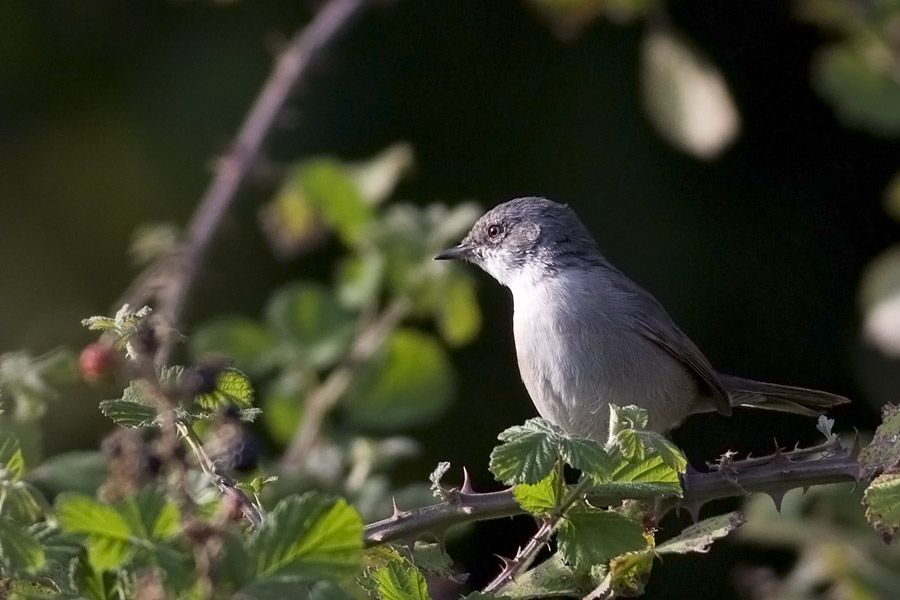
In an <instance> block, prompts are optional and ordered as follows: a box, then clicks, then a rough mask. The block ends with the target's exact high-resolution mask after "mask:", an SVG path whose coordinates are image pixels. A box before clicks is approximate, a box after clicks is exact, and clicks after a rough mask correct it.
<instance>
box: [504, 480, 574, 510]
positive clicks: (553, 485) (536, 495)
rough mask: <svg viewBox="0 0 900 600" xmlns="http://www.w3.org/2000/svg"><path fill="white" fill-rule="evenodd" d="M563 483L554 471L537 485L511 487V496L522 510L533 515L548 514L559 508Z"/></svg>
mask: <svg viewBox="0 0 900 600" xmlns="http://www.w3.org/2000/svg"><path fill="white" fill-rule="evenodd" d="M564 490H565V487H564V482H562V481H560V478H559V473H558V471H557V470H556V469H553V470H552V471H550V474H549V475H547V476H546V477H544V478H543V479H541V480H540V481H539V482H537V483H520V484H517V485H515V486H514V487H513V496H514V497H515V499H516V502H517V503H518V504H519V506H521V507H522V508H523V509H524V510H527V511H528V512H530V513H531V514H534V515H544V514H547V513H550V512H552V511H553V509H555V508H556V507H557V506H559V503H560V501H561V500H562V493H563V491H564Z"/></svg>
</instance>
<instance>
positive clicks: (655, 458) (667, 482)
mask: <svg viewBox="0 0 900 600" xmlns="http://www.w3.org/2000/svg"><path fill="white" fill-rule="evenodd" d="M606 485H611V486H619V487H620V489H623V490H624V489H632V490H633V491H634V493H640V490H644V491H652V492H653V493H655V494H656V495H659V496H670V495H671V496H681V494H682V489H681V481H680V480H679V472H678V471H676V470H675V469H673V468H672V467H670V466H668V465H667V464H666V463H665V461H664V460H663V458H662V457H661V456H659V455H652V456H648V457H646V458H645V459H644V460H642V461H636V462H628V461H623V462H622V463H620V464H619V466H618V467H617V468H616V470H615V471H614V472H613V476H612V478H611V479H610V481H609V482H606V483H604V486H606Z"/></svg>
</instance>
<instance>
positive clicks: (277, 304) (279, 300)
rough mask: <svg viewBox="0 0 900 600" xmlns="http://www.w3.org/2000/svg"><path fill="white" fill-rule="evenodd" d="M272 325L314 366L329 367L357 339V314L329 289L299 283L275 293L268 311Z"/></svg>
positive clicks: (267, 314) (268, 317)
mask: <svg viewBox="0 0 900 600" xmlns="http://www.w3.org/2000/svg"><path fill="white" fill-rule="evenodd" d="M266 316H267V319H268V321H269V323H271V324H272V326H273V327H274V328H275V329H276V330H277V331H279V332H280V333H281V334H282V335H283V336H284V337H285V338H286V339H287V341H288V342H290V343H291V344H292V345H293V346H294V347H295V348H296V350H297V352H298V353H299V355H300V357H302V359H303V360H304V361H305V362H306V363H307V364H309V365H310V366H312V367H317V368H318V367H327V366H330V365H331V364H333V363H334V361H336V360H337V359H338V358H339V357H340V356H341V355H342V353H343V352H344V350H346V348H347V345H348V344H349V343H350V340H351V338H352V336H353V330H354V326H355V323H354V319H353V315H352V314H351V313H349V312H348V311H347V310H346V309H344V308H343V307H342V306H341V305H340V303H339V302H338V301H337V299H336V298H335V297H334V295H333V294H332V292H331V290H329V289H328V288H326V287H324V286H322V285H319V284H314V283H298V284H294V285H291V286H288V287H286V288H284V289H282V290H280V291H279V292H277V293H276V294H275V296H273V297H272V299H271V301H270V302H269V306H268V308H267V310H266Z"/></svg>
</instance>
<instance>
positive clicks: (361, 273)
mask: <svg viewBox="0 0 900 600" xmlns="http://www.w3.org/2000/svg"><path fill="white" fill-rule="evenodd" d="M384 269H385V260H384V257H383V256H382V255H381V254H379V253H377V252H374V251H372V252H365V253H364V254H362V255H360V256H351V257H348V258H346V259H344V260H343V261H342V262H341V264H340V267H339V268H338V273H337V295H338V299H339V300H340V302H341V304H342V305H344V306H346V307H349V308H362V307H365V306H366V305H368V304H370V303H371V302H373V301H374V300H375V299H377V297H378V293H379V292H380V291H381V283H382V281H383V279H384Z"/></svg>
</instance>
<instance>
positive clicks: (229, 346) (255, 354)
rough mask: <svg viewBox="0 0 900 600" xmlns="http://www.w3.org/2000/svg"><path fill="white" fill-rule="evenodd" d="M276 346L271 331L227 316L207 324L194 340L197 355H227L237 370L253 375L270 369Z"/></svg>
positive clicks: (251, 322) (193, 347)
mask: <svg viewBox="0 0 900 600" xmlns="http://www.w3.org/2000/svg"><path fill="white" fill-rule="evenodd" d="M275 343H276V340H275V336H274V335H272V332H271V331H269V329H267V328H266V327H264V326H263V325H262V324H261V323H258V322H257V321H254V320H252V319H246V318H243V317H226V318H222V319H218V320H216V321H213V322H211V323H207V324H205V325H204V326H203V327H201V328H200V329H198V330H197V331H196V332H194V334H193V335H191V338H190V347H191V353H192V354H193V356H195V357H197V358H203V357H204V356H210V355H220V356H226V357H228V358H230V359H232V360H233V361H234V365H235V366H236V367H237V368H239V369H241V370H243V371H246V372H247V373H251V374H253V375H259V374H260V373H262V372H263V371H265V370H266V369H267V368H269V366H270V365H271V363H272V356H271V354H272V352H273V349H274V347H275Z"/></svg>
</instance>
